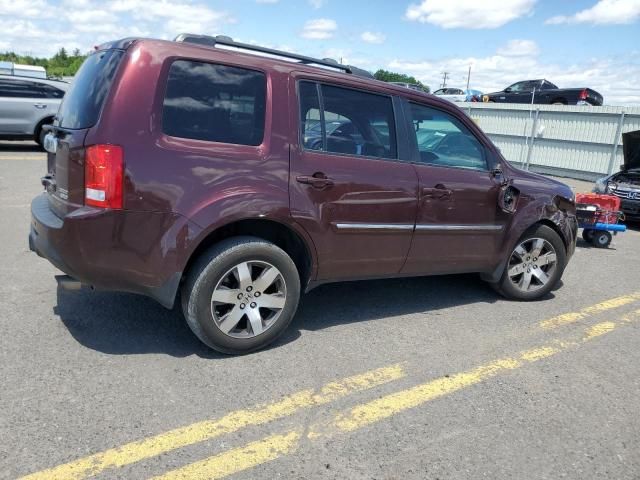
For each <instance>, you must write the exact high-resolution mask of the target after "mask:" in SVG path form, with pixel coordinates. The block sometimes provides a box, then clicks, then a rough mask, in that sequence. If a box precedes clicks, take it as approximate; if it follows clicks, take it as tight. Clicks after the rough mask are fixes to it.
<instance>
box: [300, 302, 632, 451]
mask: <svg viewBox="0 0 640 480" xmlns="http://www.w3.org/2000/svg"><path fill="white" fill-rule="evenodd" d="M635 313H636V314H635V315H629V316H628V317H627V320H625V321H626V322H631V321H634V320H637V319H638V318H640V310H638V311H637V312H635ZM615 327H616V323H615V322H611V321H608V322H602V323H599V324H597V325H594V326H592V327H589V328H587V329H586V330H585V336H584V337H583V338H582V341H583V342H587V341H589V340H592V339H594V338H596V337H599V336H601V335H604V334H606V333H609V332H611V331H613V330H614V329H615ZM578 345H579V343H578V342H575V341H571V340H569V341H556V342H555V346H550V345H544V346H541V347H536V348H532V349H529V350H525V351H523V352H520V354H519V355H518V356H516V357H511V358H502V359H500V360H496V361H494V362H491V363H488V364H486V365H483V366H480V367H477V368H475V369H473V370H469V371H467V372H462V373H457V374H455V375H451V376H446V377H441V378H438V379H435V380H432V381H429V382H427V383H423V384H421V385H417V386H415V387H412V388H410V389H407V390H402V391H399V392H395V393H392V394H389V395H386V396H384V397H381V398H378V399H375V400H373V401H371V402H368V403H364V404H361V405H357V406H355V407H353V408H352V409H350V410H348V411H346V412H343V413H340V414H338V415H337V416H336V417H335V418H334V419H333V420H332V421H331V422H329V423H328V424H321V425H318V426H312V427H311V428H310V430H309V434H308V437H309V438H310V439H314V438H317V437H319V436H323V435H331V434H332V433H335V432H338V433H345V432H352V431H354V430H357V429H360V428H362V427H364V426H366V425H369V424H372V423H375V422H379V421H380V420H383V419H385V418H388V417H391V416H392V415H395V414H397V413H400V412H402V411H405V410H408V409H410V408H414V407H417V406H419V405H422V404H424V403H426V402H429V401H431V400H434V399H436V398H439V397H442V396H444V395H448V394H451V393H453V392H456V391H458V390H461V389H463V388H465V387H469V386H471V385H475V384H478V383H480V382H482V381H484V380H487V379H489V378H491V377H494V376H496V375H498V374H499V373H503V372H506V371H509V370H515V369H517V368H519V367H521V366H523V365H525V364H528V363H533V362H537V361H539V360H542V359H544V358H548V357H551V356H553V355H555V354H557V353H560V352H562V351H565V350H568V349H570V348H573V347H576V346H578Z"/></svg>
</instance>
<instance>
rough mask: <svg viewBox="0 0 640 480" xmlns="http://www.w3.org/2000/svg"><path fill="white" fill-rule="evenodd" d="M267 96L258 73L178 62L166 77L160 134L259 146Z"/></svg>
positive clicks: (207, 64) (261, 74) (209, 64)
mask: <svg viewBox="0 0 640 480" xmlns="http://www.w3.org/2000/svg"><path fill="white" fill-rule="evenodd" d="M265 91H266V78H265V75H264V74H263V73H261V72H256V71H253V70H246V69H244V68H236V67H228V66H224V65H214V64H211V63H202V62H192V61H187V60H178V61H176V62H174V63H173V64H172V65H171V69H170V71H169V79H168V81H167V90H166V94H165V99H164V108H163V115H162V130H163V132H164V133H166V134H167V135H171V136H174V137H182V138H192V139H195V140H207V141H211V142H222V143H233V144H238V145H260V144H261V143H262V137H263V136H264V117H265Z"/></svg>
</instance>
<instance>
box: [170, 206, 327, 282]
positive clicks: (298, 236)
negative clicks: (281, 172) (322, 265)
mask: <svg viewBox="0 0 640 480" xmlns="http://www.w3.org/2000/svg"><path fill="white" fill-rule="evenodd" d="M236 236H252V237H257V238H261V239H263V240H266V241H269V242H271V243H273V244H275V245H277V246H278V247H280V248H281V249H282V250H284V251H285V252H286V253H287V255H289V256H290V257H291V259H292V260H293V262H294V263H295V265H296V268H297V270H298V273H299V275H300V284H301V285H302V287H303V291H304V289H305V288H306V285H307V284H308V283H309V281H310V280H312V279H313V278H314V276H315V269H316V261H315V258H316V255H315V248H314V246H313V244H312V242H311V240H310V239H307V238H305V236H304V235H303V234H302V233H301V232H299V231H297V230H296V229H295V228H294V227H292V226H290V225H287V224H285V223H283V222H280V221H277V220H273V219H266V218H246V219H240V220H235V221H232V222H230V223H227V224H225V225H222V226H220V227H218V228H216V229H214V230H212V231H211V232H209V233H207V234H206V235H205V236H204V237H203V238H202V239H200V241H199V242H198V244H197V246H196V247H195V248H194V249H193V251H192V252H191V254H190V255H189V258H188V260H187V262H186V264H185V267H184V269H183V275H182V277H183V279H184V277H185V276H186V274H187V273H188V272H189V270H190V268H191V267H192V265H193V263H194V262H195V261H196V259H197V258H198V257H200V255H201V254H202V253H203V252H204V251H205V250H207V249H208V248H210V247H211V246H213V245H215V244H216V243H218V242H220V241H222V240H225V239H227V238H232V237H236Z"/></svg>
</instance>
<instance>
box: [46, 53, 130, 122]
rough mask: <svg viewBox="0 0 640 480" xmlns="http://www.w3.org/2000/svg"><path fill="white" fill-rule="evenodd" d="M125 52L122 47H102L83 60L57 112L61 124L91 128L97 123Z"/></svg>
mask: <svg viewBox="0 0 640 480" xmlns="http://www.w3.org/2000/svg"><path fill="white" fill-rule="evenodd" d="M123 54H124V52H123V51H122V50H103V51H99V52H96V53H94V54H93V55H90V56H89V57H88V58H87V59H86V60H85V61H84V63H83V64H82V66H81V67H80V70H78V73H76V76H75V77H74V79H73V83H72V84H71V88H70V89H69V91H68V92H67V94H66V95H65V96H64V100H63V102H62V105H61V106H60V110H59V111H58V124H59V125H60V126H62V127H66V128H89V127H92V126H93V125H95V124H96V122H97V121H98V117H99V116H100V112H101V111H102V106H103V105H104V101H105V99H106V98H107V94H108V93H109V89H110V88H111V83H112V82H113V78H114V77H115V74H116V70H117V68H118V65H119V64H120V59H121V58H122V55H123Z"/></svg>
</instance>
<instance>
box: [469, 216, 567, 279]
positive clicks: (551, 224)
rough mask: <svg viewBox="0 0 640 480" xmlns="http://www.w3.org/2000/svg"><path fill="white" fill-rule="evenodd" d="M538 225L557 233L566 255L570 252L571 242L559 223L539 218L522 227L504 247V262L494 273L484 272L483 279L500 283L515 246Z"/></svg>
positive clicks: (502, 261)
mask: <svg viewBox="0 0 640 480" xmlns="http://www.w3.org/2000/svg"><path fill="white" fill-rule="evenodd" d="M538 225H545V226H547V227H549V228H551V230H553V231H554V232H555V233H557V234H558V236H559V237H560V240H562V245H563V246H564V249H565V253H568V251H569V240H568V239H567V238H566V236H565V234H564V233H563V231H562V229H561V228H560V226H559V225H558V224H557V223H555V222H554V221H553V220H551V219H549V218H539V219H538V220H536V221H535V222H533V223H530V224H528V225H527V226H526V227H522V228H521V229H520V230H519V232H518V235H517V236H516V237H514V238H515V240H513V241H511V243H510V244H508V245H507V244H505V245H504V247H506V248H505V255H504V257H503V258H502V260H501V261H500V263H499V264H498V266H497V267H496V268H495V269H494V270H493V271H492V272H483V273H481V274H480V276H481V277H482V279H483V280H485V281H487V282H489V283H496V282H498V281H499V280H500V278H501V277H502V272H503V270H504V268H505V265H506V263H507V261H508V260H509V256H510V255H511V250H512V248H515V246H516V245H517V242H518V241H519V240H520V238H522V236H523V235H524V234H525V233H526V232H528V231H529V230H531V229H532V228H535V227H536V226H538ZM511 244H512V245H511Z"/></svg>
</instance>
